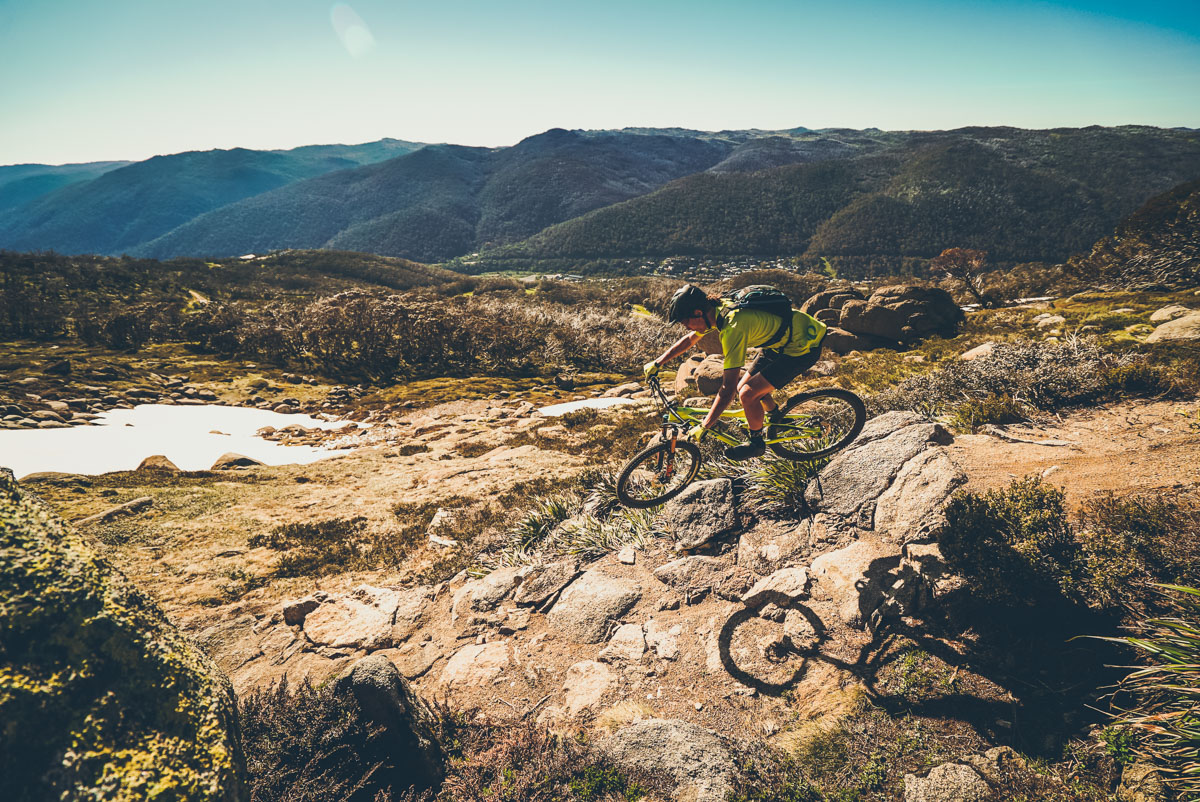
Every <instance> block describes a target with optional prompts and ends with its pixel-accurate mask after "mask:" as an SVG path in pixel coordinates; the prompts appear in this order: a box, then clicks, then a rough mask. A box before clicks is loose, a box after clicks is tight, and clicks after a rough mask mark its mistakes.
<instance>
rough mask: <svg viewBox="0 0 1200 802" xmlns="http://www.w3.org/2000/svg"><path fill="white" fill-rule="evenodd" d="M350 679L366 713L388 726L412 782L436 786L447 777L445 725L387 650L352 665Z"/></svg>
mask: <svg viewBox="0 0 1200 802" xmlns="http://www.w3.org/2000/svg"><path fill="white" fill-rule="evenodd" d="M349 683H350V688H351V690H352V692H353V693H354V698H355V699H356V700H357V701H358V705H359V707H360V708H361V710H362V712H363V715H364V716H365V717H366V718H367V719H369V720H370V721H373V722H375V723H376V724H379V725H380V726H382V727H383V728H384V729H386V730H387V733H388V737H389V739H390V742H391V751H392V754H394V755H395V756H396V764H397V768H398V769H399V771H400V773H401V774H402V776H404V777H405V779H406V781H409V782H412V783H413V784H414V785H416V786H417V787H419V788H430V787H432V786H435V785H437V784H438V783H440V782H441V781H442V778H443V777H444V776H445V772H444V769H443V766H444V764H445V761H446V750H445V747H444V746H443V744H442V739H443V735H444V728H443V725H442V720H441V718H440V717H439V716H438V714H437V712H436V711H435V710H434V708H433V706H432V705H430V704H429V703H428V702H426V701H425V700H424V699H422V698H421V697H420V696H417V694H416V693H415V692H414V691H413V689H412V686H411V685H409V684H408V681H407V680H405V679H404V677H402V676H400V672H399V671H397V670H396V667H395V666H394V665H392V663H391V661H390V660H388V659H387V658H386V657H384V656H383V655H371V656H370V657H364V658H363V659H362V660H359V661H358V662H357V663H355V664H354V668H352V669H351V670H350V674H349Z"/></svg>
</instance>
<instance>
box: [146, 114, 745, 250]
mask: <svg viewBox="0 0 1200 802" xmlns="http://www.w3.org/2000/svg"><path fill="white" fill-rule="evenodd" d="M731 148H732V144H731V143H729V142H726V141H721V140H707V139H701V138H696V137H679V136H676V137H673V136H664V135H630V134H621V133H598V134H590V135H584V134H580V133H576V132H568V131H563V130H561V129H555V130H551V131H547V132H546V133H544V134H539V135H538V136H534V137H530V138H528V139H526V140H523V141H522V142H520V143H518V144H517V145H514V146H513V147H511V148H503V149H496V150H491V149H487V148H468V147H462V146H458V145H439V146H431V147H427V148H424V149H423V150H421V151H418V152H416V153H413V154H410V155H408V156H403V157H400V158H397V159H392V160H390V161H387V162H383V163H381V164H377V165H372V166H369V167H364V168H360V169H357V170H349V171H342V172H339V173H333V174H330V175H327V176H323V177H321V178H317V179H313V180H310V181H305V182H302V183H298V184H295V185H292V186H288V187H284V188H282V189H279V190H276V191H274V192H271V193H267V194H264V195H261V196H259V197H255V198H250V199H247V200H245V201H243V202H241V203H238V204H234V205H231V206H229V207H227V208H224V209H220V210H217V211H215V212H213V213H211V214H208V215H204V216H203V217H199V218H197V219H195V220H193V221H191V222H190V223H188V224H187V225H184V226H181V227H180V228H179V229H177V230H176V231H172V232H171V233H170V234H168V235H167V236H164V237H162V238H160V239H159V240H157V241H155V242H152V243H150V244H149V245H147V246H145V247H143V248H141V249H139V250H138V253H141V254H144V255H148V256H155V257H160V258H165V257H170V256H176V255H183V254H216V255H231V254H236V253H244V252H247V251H253V252H261V251H264V250H269V249H271V248H283V247H304V248H319V247H330V248H338V249H345V250H359V251H370V252H373V253H383V254H389V255H403V256H405V257H407V258H413V259H419V260H423V261H435V260H439V259H446V258H449V257H452V256H459V255H462V254H464V253H468V252H469V251H471V250H474V249H475V248H477V247H479V246H480V245H481V244H484V243H487V242H493V241H500V242H506V241H511V240H513V239H519V238H522V237H527V236H529V235H530V234H534V233H536V232H538V231H540V230H541V229H543V228H545V227H546V226H548V225H551V224H553V223H556V222H560V221H562V220H566V219H569V218H571V217H575V216H577V215H579V214H582V213H584V212H587V211H590V210H592V209H595V208H597V207H601V206H605V205H608V204H611V203H614V202H617V201H620V200H625V199H627V198H630V197H633V196H635V195H640V194H643V193H646V192H648V191H650V190H652V189H654V188H655V187H658V186H661V185H662V184H664V183H666V182H667V181H669V180H671V179H673V178H678V177H680V176H683V175H688V174H690V173H695V172H698V171H700V170H703V169H705V168H706V167H709V166H711V165H713V164H716V163H717V162H719V161H720V160H721V159H722V158H723V157H724V156H725V155H726V154H727V153H728V152H729V150H730V149H731Z"/></svg>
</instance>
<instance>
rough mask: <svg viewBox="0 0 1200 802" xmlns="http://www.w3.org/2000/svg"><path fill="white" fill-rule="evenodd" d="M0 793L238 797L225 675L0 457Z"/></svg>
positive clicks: (15, 796)
mask: <svg viewBox="0 0 1200 802" xmlns="http://www.w3.org/2000/svg"><path fill="white" fill-rule="evenodd" d="M0 588H2V589H3V590H2V591H0V663H2V664H3V665H4V666H5V668H4V670H3V671H0V720H2V721H3V722H4V726H3V728H0V777H4V786H5V788H6V789H7V790H6V794H5V799H6V800H11V802H25V801H26V800H29V801H30V802H32V800H43V799H121V800H126V799H129V800H133V799H146V798H150V797H153V798H155V799H160V800H189V802H190V801H191V800H224V801H225V802H232V801H233V800H240V799H244V798H245V791H244V776H243V775H244V772H245V760H244V758H243V756H242V753H241V746H240V743H239V734H238V723H237V703H236V699H235V698H234V695H233V688H232V686H231V685H230V683H229V680H228V679H226V678H225V676H224V675H222V674H221V672H220V670H219V669H218V668H217V667H216V666H215V665H214V664H213V662H212V661H211V660H210V659H209V658H208V657H206V656H205V655H204V654H203V653H202V652H201V651H200V650H199V649H198V648H197V647H196V646H195V645H194V644H193V643H192V642H191V641H190V640H188V639H187V638H186V637H185V636H184V635H182V634H181V633H180V632H179V631H178V630H177V629H175V627H174V626H172V625H171V624H170V622H168V621H167V618H166V616H164V615H163V613H162V612H161V611H160V610H159V609H158V607H157V606H155V604H154V603H153V602H152V601H151V600H150V599H149V598H148V597H147V596H145V595H143V594H142V593H141V592H140V591H138V590H137V589H136V588H134V587H133V586H132V585H131V584H130V583H129V581H128V580H126V579H125V578H124V577H123V576H122V575H121V574H120V573H118V572H117V571H116V570H115V569H113V568H112V567H111V566H109V565H108V564H107V563H105V562H104V561H103V560H102V559H100V558H99V557H98V556H97V555H96V554H95V553H94V552H93V551H92V549H91V548H90V547H89V546H88V544H87V543H86V541H84V540H83V538H82V537H80V536H79V535H78V534H77V533H76V532H75V531H74V530H72V529H71V528H70V527H68V526H67V524H66V523H65V522H64V521H62V519H60V518H59V517H58V516H56V515H54V514H53V513H52V512H51V511H50V510H48V509H47V508H46V507H45V506H44V505H43V504H42V503H41V502H40V501H39V500H37V499H36V498H35V497H32V496H29V495H26V494H24V493H22V491H21V490H20V488H19V487H18V485H17V483H16V482H15V481H14V480H13V477H12V474H11V473H10V472H8V471H4V470H0Z"/></svg>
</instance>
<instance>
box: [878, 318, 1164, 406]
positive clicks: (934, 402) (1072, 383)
mask: <svg viewBox="0 0 1200 802" xmlns="http://www.w3.org/2000/svg"><path fill="white" fill-rule="evenodd" d="M1142 360H1143V357H1141V356H1139V355H1138V354H1135V353H1132V352H1126V353H1121V354H1118V353H1114V352H1110V351H1106V350H1104V349H1102V348H1101V347H1100V346H1099V345H1098V344H1097V343H1096V342H1095V341H1094V340H1084V339H1080V338H1074V337H1071V338H1068V339H1066V340H1064V341H1062V342H1024V343H1000V344H998V345H997V346H996V347H995V349H994V350H993V351H992V352H991V353H990V354H988V355H986V356H981V357H979V358H978V359H974V360H972V361H970V362H963V361H960V360H954V361H951V362H948V363H946V364H944V365H942V366H940V367H938V368H936V369H935V370H932V371H929V372H927V373H923V374H920V375H918V376H913V377H911V378H908V379H905V380H904V381H902V382H900V384H898V385H897V386H895V387H893V388H891V389H889V390H885V391H883V392H881V393H879V394H877V395H875V396H873V397H872V398H871V399H870V401H869V404H868V405H869V407H870V408H871V409H872V411H873V412H875V413H878V412H886V411H888V410H895V409H902V410H911V411H914V412H919V413H922V414H926V415H931V416H937V415H941V414H943V413H946V412H949V411H951V410H953V409H954V408H956V407H958V406H959V405H961V404H963V403H964V399H966V400H968V401H977V402H981V401H984V400H986V399H988V398H993V397H994V398H1002V397H1005V396H1007V397H1008V398H1010V399H1013V400H1014V402H1018V401H1019V402H1020V404H1021V405H1022V406H1023V407H1024V408H1025V410H1026V412H1035V411H1053V410H1056V409H1061V408H1063V407H1068V406H1072V405H1077V404H1083V403H1087V402H1091V401H1095V400H1098V399H1102V398H1109V397H1112V396H1113V395H1114V394H1115V393H1118V392H1126V391H1128V389H1130V388H1132V387H1135V386H1136V382H1135V381H1134V377H1137V378H1138V380H1145V379H1146V378H1147V376H1148V374H1140V373H1139V374H1134V373H1128V374H1121V373H1112V371H1114V370H1116V369H1120V368H1124V367H1127V366H1132V365H1136V364H1139V363H1140V362H1141V361H1142ZM1106 377H1107V378H1106ZM1122 377H1124V378H1122ZM1122 381H1124V382H1125V384H1123V385H1122ZM1154 386H1155V387H1157V386H1161V382H1157V381H1155V382H1154ZM1010 409H1011V410H1012V411H1014V412H1015V411H1016V409H1015V408H1010Z"/></svg>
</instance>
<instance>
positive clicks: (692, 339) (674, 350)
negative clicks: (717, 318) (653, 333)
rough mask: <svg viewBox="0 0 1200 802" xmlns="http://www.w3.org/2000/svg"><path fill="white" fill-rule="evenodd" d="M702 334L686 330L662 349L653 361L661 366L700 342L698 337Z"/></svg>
mask: <svg viewBox="0 0 1200 802" xmlns="http://www.w3.org/2000/svg"><path fill="white" fill-rule="evenodd" d="M703 336H704V335H703V334H698V333H696V332H694V331H692V332H688V333H687V334H685V335H683V336H682V337H680V338H679V339H678V340H677V341H676V342H675V344H674V345H672V346H671V347H670V348H668V349H667V350H665V351H663V352H662V355H661V356H660V357H659V358H658V359H656V360H654V361H655V362H657V363H658V365H659V367H662V366H663V365H665V364H667V363H668V362H670V361H671V360H672V359H674V358H675V357H677V356H681V355H683V354H684V353H686V352H687V351H688V350H690V349H691V347H692V346H693V345H695V344H696V343H698V342H700V338H701V337H703Z"/></svg>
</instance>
